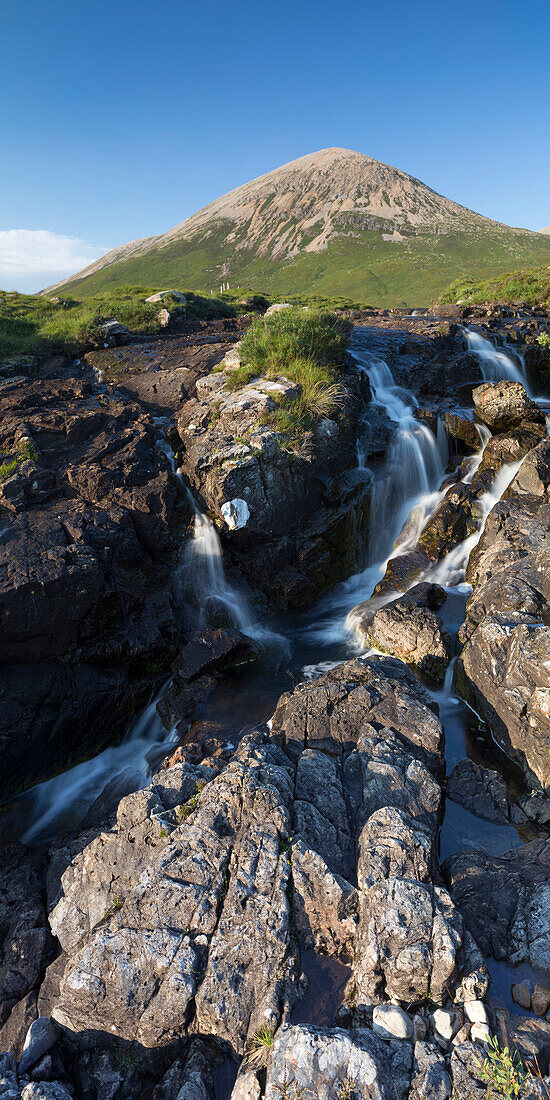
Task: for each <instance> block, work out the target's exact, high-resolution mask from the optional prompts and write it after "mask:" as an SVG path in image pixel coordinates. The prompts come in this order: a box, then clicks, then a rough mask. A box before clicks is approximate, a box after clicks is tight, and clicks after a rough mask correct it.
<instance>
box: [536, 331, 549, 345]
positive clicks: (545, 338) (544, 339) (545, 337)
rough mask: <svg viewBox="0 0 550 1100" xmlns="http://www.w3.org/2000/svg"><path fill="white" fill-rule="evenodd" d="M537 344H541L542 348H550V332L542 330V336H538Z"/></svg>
mask: <svg viewBox="0 0 550 1100" xmlns="http://www.w3.org/2000/svg"><path fill="white" fill-rule="evenodd" d="M537 344H540V346H541V348H550V332H541V334H540V336H537Z"/></svg>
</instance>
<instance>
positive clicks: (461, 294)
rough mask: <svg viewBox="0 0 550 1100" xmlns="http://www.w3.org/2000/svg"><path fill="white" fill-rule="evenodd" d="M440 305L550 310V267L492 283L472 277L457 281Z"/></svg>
mask: <svg viewBox="0 0 550 1100" xmlns="http://www.w3.org/2000/svg"><path fill="white" fill-rule="evenodd" d="M439 300H440V302H463V303H464V305H485V304H486V303H489V302H503V303H509V302H518V303H520V302H524V303H525V304H526V305H530V306H546V307H548V306H550V267H548V266H546V267H536V268H527V269H521V270H518V271H508V272H506V274H505V275H499V276H498V277H497V278H492V279H474V278H471V277H470V276H468V277H463V278H461V279H455V281H454V283H451V285H450V286H449V287H447V289H446V290H445V291H444V292H443V294H442V295H441V297H440V299H439Z"/></svg>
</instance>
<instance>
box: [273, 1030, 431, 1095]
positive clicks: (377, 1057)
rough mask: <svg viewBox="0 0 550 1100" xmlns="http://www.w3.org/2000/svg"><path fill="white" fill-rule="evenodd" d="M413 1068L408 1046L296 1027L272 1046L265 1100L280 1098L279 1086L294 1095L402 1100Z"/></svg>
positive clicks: (365, 1033)
mask: <svg viewBox="0 0 550 1100" xmlns="http://www.w3.org/2000/svg"><path fill="white" fill-rule="evenodd" d="M411 1069H412V1046H411V1045H410V1044H408V1043H405V1044H403V1043H400V1042H399V1041H395V1040H394V1042H389V1043H386V1042H384V1040H383V1039H380V1038H379V1037H378V1036H377V1035H374V1034H373V1032H372V1031H369V1030H367V1029H366V1028H361V1029H360V1030H358V1031H355V1032H349V1031H343V1030H341V1029H340V1028H314V1027H305V1026H299V1027H298V1026H295V1027H289V1028H285V1029H283V1030H282V1031H281V1032H280V1033H279V1034H278V1035H277V1037H276V1039H275V1042H274V1044H273V1046H272V1048H271V1055H270V1059H269V1064H268V1069H267V1082H266V1089H265V1098H266V1100H279V1097H280V1095H281V1084H282V1083H285V1082H286V1085H285V1088H286V1089H288V1088H289V1087H291V1088H292V1089H293V1090H294V1092H293V1095H296V1094H297V1095H301V1094H302V1093H306V1092H307V1093H309V1092H311V1093H315V1096H316V1097H318V1100H333V1098H334V1097H335V1096H338V1095H341V1092H342V1090H343V1089H347V1090H348V1091H347V1092H346V1095H348V1093H349V1092H351V1091H353V1093H354V1094H356V1095H358V1096H367V1095H368V1096H369V1097H371V1098H372V1100H396V1098H397V1100H404V1097H405V1096H406V1095H407V1093H408V1088H409V1085H410V1078H411Z"/></svg>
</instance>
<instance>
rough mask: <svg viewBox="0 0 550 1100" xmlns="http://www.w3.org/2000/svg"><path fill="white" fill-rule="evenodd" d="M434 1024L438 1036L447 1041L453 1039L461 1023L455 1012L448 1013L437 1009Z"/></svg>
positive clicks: (433, 1019) (433, 1017)
mask: <svg viewBox="0 0 550 1100" xmlns="http://www.w3.org/2000/svg"><path fill="white" fill-rule="evenodd" d="M432 1023H433V1026H434V1029H435V1031H436V1032H437V1034H438V1035H439V1036H440V1037H441V1038H442V1039H445V1040H449V1039H452V1037H453V1035H454V1033H455V1031H456V1030H457V1028H458V1026H459V1022H458V1019H457V1016H456V1013H455V1012H446V1011H445V1009H443V1008H436V1010H435V1012H434V1013H433V1016H432Z"/></svg>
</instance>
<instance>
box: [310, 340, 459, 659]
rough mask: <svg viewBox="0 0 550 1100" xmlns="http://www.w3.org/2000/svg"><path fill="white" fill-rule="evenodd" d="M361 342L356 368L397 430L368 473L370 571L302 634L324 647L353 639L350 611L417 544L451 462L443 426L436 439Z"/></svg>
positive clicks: (327, 602) (329, 601) (325, 603)
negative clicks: (389, 564) (393, 561)
mask: <svg viewBox="0 0 550 1100" xmlns="http://www.w3.org/2000/svg"><path fill="white" fill-rule="evenodd" d="M363 339H364V337H363V334H362V333H361V331H360V330H359V331H356V333H355V338H354V346H353V352H352V353H353V357H354V359H355V361H356V363H357V366H358V369H359V370H362V371H364V372H365V373H366V374H367V376H368V379H369V384H370V389H371V393H372V403H373V404H374V405H378V406H379V407H380V408H382V409H384V411H385V412H386V413H387V415H388V417H389V418H390V419H391V420H393V421H394V423H395V431H394V433H393V435H392V438H391V440H390V444H389V447H388V451H387V455H386V458H385V461H384V463H383V465H382V466H381V467H379V468H378V469H374V470H372V471H370V476H371V491H370V524H369V527H370V535H369V544H368V548H367V564H366V568H365V569H363V570H362V572H360V573H356V574H354V576H352V577H350V578H349V580H347V581H344V582H342V584H339V585H337V586H336V588H335V589H333V590H332V592H331V593H330V594H329V595H328V596H327V597H325V598H324V599H323V600H321V601H320V602H319V603H318V604H317V606H316V608H315V611H314V615H313V616H310V617H309V621H308V622H307V624H306V626H305V627H304V629H303V630H302V632H301V635H302V637H307V639H308V641H309V642H319V643H320V644H321V645H331V644H333V643H341V642H342V641H344V640H347V641H349V635H350V633H353V628H354V624H353V617H352V616H350V617H349V618H348V615H349V613H350V612H351V611H352V610H353V608H355V607H356V606H357V604H359V603H361V602H363V600H366V599H368V598H369V597H370V595H371V593H372V591H373V588H374V587H375V585H376V584H377V582H378V581H379V580H380V578H381V577H382V576H383V574H384V571H385V568H386V563H387V561H388V559H389V558H390V557H395V556H397V555H398V554H403V553H405V552H406V551H407V550H409V549H412V547H413V546H415V545H416V543H417V541H418V537H419V535H420V533H421V531H422V530H423V528H424V527H425V525H426V523H427V522H428V520H429V518H430V516H431V515H433V512H434V511H435V509H436V508H437V505H438V504H439V502H440V500H441V499H442V498H443V496H444V495H445V491H446V490H441V488H440V486H441V483H442V481H443V479H444V476H445V470H446V466H447V460H448V441H447V434H446V432H445V428H444V426H443V423H442V422H438V427H437V438H436V436H435V435H434V434H433V432H432V431H430V429H429V427H428V426H427V424H424V423H423V422H422V421H421V420H417V419H416V417H415V416H414V415H413V413H414V410H415V408H417V407H418V402H417V401H416V398H415V397H414V396H413V394H412V393H411V392H410V391H409V390H407V389H405V388H404V387H403V386H399V385H398V384H397V383H396V381H395V379H394V377H393V374H392V372H391V370H390V368H389V366H388V364H387V363H386V362H385V360H383V359H381V358H378V357H375V356H373V355H372V353H371V352H369V348H368V344H366V343H365V344H364V343H363ZM367 418H368V412H367ZM358 463H359V466H360V467H361V468H364V455H362V454H361V452H360V451H358ZM364 472H365V473H366V472H367V471H366V470H365V471H364ZM405 521H407V526H406V528H405V529H404V524H405Z"/></svg>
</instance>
